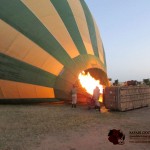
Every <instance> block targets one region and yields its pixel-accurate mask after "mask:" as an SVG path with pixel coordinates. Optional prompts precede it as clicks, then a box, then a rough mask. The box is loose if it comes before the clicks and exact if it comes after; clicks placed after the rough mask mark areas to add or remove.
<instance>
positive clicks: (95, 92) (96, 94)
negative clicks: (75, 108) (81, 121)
mask: <svg viewBox="0 0 150 150" xmlns="http://www.w3.org/2000/svg"><path fill="white" fill-rule="evenodd" d="M99 97H100V89H99V88H98V86H96V88H95V89H94V90H93V99H94V101H95V109H99V111H100V102H99Z"/></svg>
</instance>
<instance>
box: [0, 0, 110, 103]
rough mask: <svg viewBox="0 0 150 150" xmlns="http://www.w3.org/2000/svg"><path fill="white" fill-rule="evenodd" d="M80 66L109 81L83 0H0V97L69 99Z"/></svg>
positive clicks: (91, 17) (2, 98)
mask: <svg viewBox="0 0 150 150" xmlns="http://www.w3.org/2000/svg"><path fill="white" fill-rule="evenodd" d="M82 71H88V72H90V73H91V74H93V75H95V76H97V77H98V78H99V79H100V80H101V83H102V84H103V85H105V86H107V85H108V78H107V69H106V59H105V52H104V47H103V43H102V40H101V37H100V34H99V30H98V27H97V25H96V22H95V20H94V18H93V16H92V14H91V12H90V10H89V8H88V7H87V5H86V3H85V1H84V0H1V1H0V102H2V101H3V102H6V101H8V100H9V101H11V102H16V101H17V100H20V101H23V100H38V99H40V100H43V101H44V99H49V100H50V101H55V100H68V99H69V98H70V89H71V87H72V85H73V84H74V83H75V82H76V81H77V80H78V75H79V73H80V72H82Z"/></svg>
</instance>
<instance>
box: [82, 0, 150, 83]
mask: <svg viewBox="0 0 150 150" xmlns="http://www.w3.org/2000/svg"><path fill="white" fill-rule="evenodd" d="M85 2H86V4H87V5H88V7H89V9H90V11H91V13H92V15H93V17H94V19H95V20H96V23H97V25H98V28H99V31H100V35H101V39H102V41H103V44H104V49H105V54H106V63H107V74H108V77H109V78H111V79H112V81H114V80H117V79H118V80H119V82H125V81H128V80H137V81H142V80H143V79H147V78H150V0H85Z"/></svg>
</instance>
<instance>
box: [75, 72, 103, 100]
mask: <svg viewBox="0 0 150 150" xmlns="http://www.w3.org/2000/svg"><path fill="white" fill-rule="evenodd" d="M78 78H79V80H80V83H81V85H82V87H83V88H85V89H86V91H87V92H88V93H89V94H90V95H93V90H94V89H95V87H96V86H98V87H99V89H100V93H101V94H102V93H103V86H102V85H101V84H100V81H99V80H95V79H94V78H93V77H92V76H91V75H90V73H89V72H88V73H87V74H85V72H84V71H82V73H80V74H79V76H78ZM99 101H101V102H102V95H101V96H100V98H99Z"/></svg>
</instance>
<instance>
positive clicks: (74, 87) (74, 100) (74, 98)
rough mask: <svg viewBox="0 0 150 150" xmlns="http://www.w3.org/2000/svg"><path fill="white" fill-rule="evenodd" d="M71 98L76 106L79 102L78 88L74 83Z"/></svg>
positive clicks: (73, 106) (74, 106)
mask: <svg viewBox="0 0 150 150" xmlns="http://www.w3.org/2000/svg"><path fill="white" fill-rule="evenodd" d="M71 98H72V108H76V104H77V89H76V86H75V85H73V87H72V89H71Z"/></svg>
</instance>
